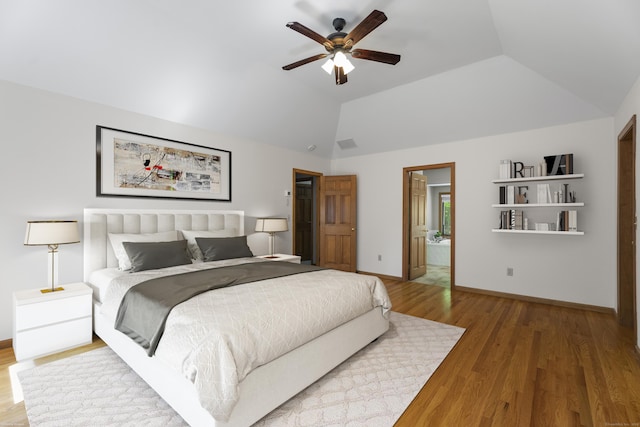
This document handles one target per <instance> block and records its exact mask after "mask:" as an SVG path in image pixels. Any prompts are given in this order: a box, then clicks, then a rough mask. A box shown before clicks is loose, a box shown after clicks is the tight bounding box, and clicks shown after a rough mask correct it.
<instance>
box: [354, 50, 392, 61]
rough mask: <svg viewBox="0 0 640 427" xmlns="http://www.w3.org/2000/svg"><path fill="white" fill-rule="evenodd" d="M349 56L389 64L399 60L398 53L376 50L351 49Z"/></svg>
mask: <svg viewBox="0 0 640 427" xmlns="http://www.w3.org/2000/svg"><path fill="white" fill-rule="evenodd" d="M351 56H352V57H354V58H356V59H368V60H369V61H376V62H384V63H385V64H391V65H396V64H397V63H398V62H400V55H396V54H395V53H386V52H378V51H376V50H367V49H354V50H352V51H351Z"/></svg>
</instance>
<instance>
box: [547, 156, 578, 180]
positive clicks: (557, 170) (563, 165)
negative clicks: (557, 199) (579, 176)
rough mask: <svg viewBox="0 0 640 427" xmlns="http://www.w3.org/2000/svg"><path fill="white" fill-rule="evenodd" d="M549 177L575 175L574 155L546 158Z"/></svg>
mask: <svg viewBox="0 0 640 427" xmlns="http://www.w3.org/2000/svg"><path fill="white" fill-rule="evenodd" d="M544 161H545V163H546V165H547V168H546V170H547V175H570V174H572V173H573V154H558V155H555V156H544Z"/></svg>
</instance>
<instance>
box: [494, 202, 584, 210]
mask: <svg viewBox="0 0 640 427" xmlns="http://www.w3.org/2000/svg"><path fill="white" fill-rule="evenodd" d="M582 206H584V203H583V202H576V203H518V204H506V203H503V204H500V203H496V204H493V205H491V207H492V208H505V209H526V208H572V207H574V208H578V207H582Z"/></svg>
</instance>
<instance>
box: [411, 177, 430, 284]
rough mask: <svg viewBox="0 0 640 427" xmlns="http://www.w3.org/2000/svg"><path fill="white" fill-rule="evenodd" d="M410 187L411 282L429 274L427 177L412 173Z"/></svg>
mask: <svg viewBox="0 0 640 427" xmlns="http://www.w3.org/2000/svg"><path fill="white" fill-rule="evenodd" d="M409 186H410V189H409V191H410V198H409V212H410V214H409V215H410V216H411V218H410V226H409V233H410V234H411V237H410V239H411V241H410V244H409V280H413V279H415V278H416V277H420V276H423V275H425V274H426V273H427V177H426V176H425V175H423V174H421V173H419V172H411V176H410V184H409Z"/></svg>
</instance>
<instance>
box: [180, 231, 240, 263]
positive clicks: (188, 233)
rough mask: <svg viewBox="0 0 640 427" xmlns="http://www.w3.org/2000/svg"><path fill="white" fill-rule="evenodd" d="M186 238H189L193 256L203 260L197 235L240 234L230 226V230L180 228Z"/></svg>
mask: <svg viewBox="0 0 640 427" xmlns="http://www.w3.org/2000/svg"><path fill="white" fill-rule="evenodd" d="M180 232H181V233H182V235H183V236H184V238H185V239H187V247H188V248H189V252H191V258H193V259H195V260H198V261H202V260H203V259H204V258H203V256H202V251H201V250H200V248H199V247H198V243H197V242H196V237H233V236H236V235H237V234H238V230H237V229H235V228H230V229H228V230H200V231H196V230H180Z"/></svg>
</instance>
